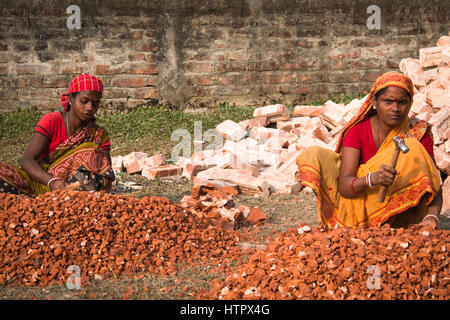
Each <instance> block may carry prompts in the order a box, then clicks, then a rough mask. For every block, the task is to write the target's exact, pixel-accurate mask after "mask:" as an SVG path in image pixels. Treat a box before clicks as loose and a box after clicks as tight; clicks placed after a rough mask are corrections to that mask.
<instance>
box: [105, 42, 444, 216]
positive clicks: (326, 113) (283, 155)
mask: <svg viewBox="0 0 450 320" xmlns="http://www.w3.org/2000/svg"><path fill="white" fill-rule="evenodd" d="M449 66H450V36H443V37H441V38H440V39H439V40H438V42H437V46H436V47H432V48H423V49H420V50H419V59H412V58H408V59H404V60H402V61H401V62H400V70H401V71H402V72H403V73H404V74H406V75H408V76H409V77H411V78H412V80H413V82H414V85H415V87H416V92H415V94H414V102H413V105H412V107H411V111H410V116H415V117H416V118H419V119H423V120H426V121H428V122H429V123H430V124H432V125H433V127H432V132H433V138H434V145H435V146H434V154H435V159H436V164H437V166H438V168H439V170H440V171H442V172H443V173H444V176H446V175H450V125H449V124H450V67H449ZM366 98H367V96H366V97H364V98H362V99H354V100H353V101H351V102H350V103H348V104H347V105H345V104H336V103H334V102H333V101H331V100H329V101H327V102H325V104H324V105H321V106H312V105H298V106H295V108H294V110H293V114H292V117H291V112H290V110H289V109H288V108H287V107H286V106H285V105H283V104H275V105H267V106H263V107H258V108H256V109H255V110H254V113H253V118H252V119H247V120H243V121H241V122H239V123H236V122H234V121H232V120H226V121H224V122H222V123H220V124H219V125H218V126H217V127H216V128H215V129H216V131H217V134H218V136H219V137H221V138H222V139H223V144H221V145H220V147H218V148H215V149H205V150H202V151H199V152H194V153H193V154H192V156H191V157H190V158H185V157H179V158H178V159H172V160H176V161H174V162H175V163H174V164H168V162H167V160H166V159H165V157H164V156H163V155H161V154H156V155H153V156H151V157H148V155H147V154H146V153H144V152H132V153H130V154H128V155H126V156H117V157H113V158H112V160H113V169H114V170H115V171H116V172H120V171H123V170H126V172H128V173H138V172H140V173H141V174H142V176H144V177H147V178H149V179H155V178H157V177H159V178H163V177H170V176H181V177H186V178H188V179H192V180H193V183H194V186H201V185H205V184H207V183H209V184H212V185H215V186H217V187H221V188H223V187H227V186H232V187H236V188H237V189H238V191H239V192H241V193H246V194H253V195H256V196H267V195H269V194H271V193H277V194H292V193H298V192H299V191H300V190H301V189H302V185H301V182H300V181H299V178H298V177H297V175H296V173H297V165H296V163H295V160H296V158H297V157H298V156H299V155H300V153H301V152H302V151H303V150H305V149H306V148H308V147H310V146H322V147H324V148H328V149H330V150H335V148H336V145H337V142H338V138H339V134H340V132H341V131H342V129H343V128H344V126H345V125H346V123H348V122H349V121H350V120H351V119H352V118H353V117H354V116H355V115H356V114H357V112H358V111H359V109H360V108H361V106H362V104H363V103H364V101H365V100H366ZM197 143H203V141H197ZM443 195H444V208H443V210H444V212H446V211H448V212H450V180H449V178H447V179H446V180H445V182H444V192H443Z"/></svg>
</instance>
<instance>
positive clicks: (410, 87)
mask: <svg viewBox="0 0 450 320" xmlns="http://www.w3.org/2000/svg"><path fill="white" fill-rule="evenodd" d="M387 87H399V88H402V89H404V90H406V92H408V93H409V94H410V96H411V100H410V103H409V107H411V105H412V103H413V96H414V84H413V82H412V81H411V79H410V78H409V77H407V76H405V75H403V74H401V73H398V72H395V71H392V72H387V73H384V74H382V75H381V76H379V77H378V78H377V80H376V81H375V83H374V85H373V86H372V89H371V90H370V93H369V96H368V97H367V99H366V101H365V102H364V104H363V105H362V107H361V109H359V112H358V114H357V115H356V116H354V117H353V118H352V119H351V120H350V121H349V122H348V123H347V125H346V126H345V128H344V130H342V133H341V135H340V137H339V141H338V144H337V146H336V152H339V151H340V149H341V147H342V141H343V140H344V137H345V135H346V134H347V132H348V130H349V129H350V128H352V127H353V126H354V125H355V124H357V123H358V122H360V121H362V120H363V119H364V118H365V117H366V115H367V113H368V112H369V111H370V110H371V109H372V97H373V96H375V95H376V94H377V93H378V92H379V91H380V90H382V89H384V88H387Z"/></svg>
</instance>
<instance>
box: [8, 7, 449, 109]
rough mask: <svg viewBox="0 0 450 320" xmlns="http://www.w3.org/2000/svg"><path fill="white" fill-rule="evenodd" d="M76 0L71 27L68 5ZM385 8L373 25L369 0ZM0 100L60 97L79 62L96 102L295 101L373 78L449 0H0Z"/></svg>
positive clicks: (413, 48) (363, 85) (420, 39)
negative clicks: (96, 80) (90, 78)
mask: <svg viewBox="0 0 450 320" xmlns="http://www.w3.org/2000/svg"><path fill="white" fill-rule="evenodd" d="M72 4H76V5H78V6H79V8H80V9H81V15H80V17H81V29H80V30H76V29H75V30H70V29H68V28H67V25H66V22H67V19H68V17H69V16H70V14H68V13H66V8H67V7H68V6H70V5H72ZM372 4H376V5H378V6H379V7H380V8H381V29H374V30H369V28H368V27H367V19H368V18H369V16H370V14H368V13H367V12H366V10H367V7H368V6H370V5H372ZM2 6H3V7H2V8H1V11H0V99H1V101H2V103H1V104H0V111H4V110H10V109H15V108H18V107H19V108H24V107H29V106H36V107H38V108H41V109H46V110H52V109H56V108H58V107H59V104H60V102H59V95H60V94H61V93H62V92H64V91H65V90H66V88H67V87H68V84H69V82H70V80H71V79H72V78H73V77H74V76H75V75H77V74H79V73H83V72H87V73H91V74H94V75H97V76H99V77H100V78H101V79H103V80H104V83H105V93H104V100H103V104H104V107H107V108H112V109H121V108H129V107H134V106H136V105H138V104H149V105H150V104H155V103H162V104H172V105H175V106H179V107H189V108H195V107H202V106H206V107H207V106H210V105H215V104H217V103H219V102H222V101H225V102H230V103H236V104H247V105H248V104H251V105H261V104H265V103H272V102H282V103H301V102H304V101H306V100H310V99H326V98H327V97H328V96H329V95H330V96H332V97H337V96H339V95H344V94H345V95H357V94H358V93H365V92H367V90H369V88H370V86H371V84H372V82H373V81H374V80H375V79H376V77H377V76H378V75H379V74H381V73H382V72H385V71H389V70H398V63H399V62H400V60H401V59H402V58H406V57H415V58H417V57H418V49H419V48H421V47H427V46H434V45H435V42H436V40H437V39H438V38H439V37H440V36H441V35H447V34H448V32H449V30H450V22H449V14H450V13H449V12H450V10H449V9H450V8H449V6H450V5H449V2H448V0H435V1H418V0H411V1H401V0H396V1H372V0H371V1H356V0H348V1H336V2H335V1H324V0H215V1H206V0H203V1H200V0H159V1H158V0H151V1H137V0H133V1H130V2H128V1H117V0H109V1H100V0H98V1H94V0H83V1H75V0H70V1H66V0H59V1H54V0H47V1H40V0H37V1H24V0H15V1H5V0H3V1H2Z"/></svg>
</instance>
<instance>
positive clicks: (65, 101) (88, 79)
mask: <svg viewBox="0 0 450 320" xmlns="http://www.w3.org/2000/svg"><path fill="white" fill-rule="evenodd" d="M91 90H92V91H98V92H103V82H102V80H100V79H98V78H96V77H94V76H91V75H89V74H87V73H85V74H80V75H79V76H77V77H76V78H74V79H73V80H72V81H71V82H70V84H69V91H67V92H65V93H63V94H62V95H61V105H62V107H63V111H68V108H67V107H68V105H69V96H70V95H71V94H72V93H75V92H81V91H91Z"/></svg>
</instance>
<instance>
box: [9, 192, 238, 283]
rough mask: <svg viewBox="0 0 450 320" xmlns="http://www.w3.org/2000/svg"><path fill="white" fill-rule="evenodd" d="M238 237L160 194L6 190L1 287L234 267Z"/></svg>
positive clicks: (86, 281) (85, 281)
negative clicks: (72, 269) (181, 266)
mask: <svg viewBox="0 0 450 320" xmlns="http://www.w3.org/2000/svg"><path fill="white" fill-rule="evenodd" d="M235 240H236V235H235V234H234V231H232V230H224V229H223V228H219V227H217V226H215V225H214V224H212V223H210V221H209V220H208V219H205V218H198V217H197V216H196V215H195V214H187V213H186V210H185V209H183V208H182V207H181V206H180V205H177V204H172V203H170V201H169V200H168V199H165V198H160V197H143V198H141V199H136V198H132V197H125V196H117V195H110V194H105V193H103V192H96V193H89V192H64V191H58V192H54V193H46V194H43V195H39V196H38V197H36V198H28V197H23V196H17V195H9V194H4V193H0V253H1V254H0V285H4V284H11V285H27V286H47V285H53V284H63V283H65V282H66V281H67V279H68V278H69V277H70V276H71V274H69V273H67V270H68V268H69V266H72V265H75V266H78V267H79V268H80V271H81V275H80V276H81V281H82V282H81V283H82V284H86V283H88V282H89V281H90V280H92V279H102V278H110V277H113V276H114V277H118V276H120V275H122V274H131V273H137V272H157V273H160V274H173V273H176V272H177V267H176V264H178V263H202V262H208V263H212V264H219V263H220V264H221V265H223V266H225V265H227V261H228V262H230V261H232V260H233V259H235V258H236V257H237V256H239V253H238V252H240V251H239V249H238V248H237V247H236V246H235Z"/></svg>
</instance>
